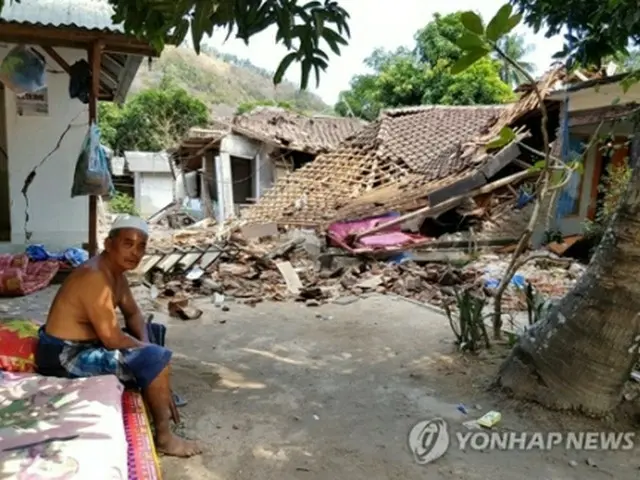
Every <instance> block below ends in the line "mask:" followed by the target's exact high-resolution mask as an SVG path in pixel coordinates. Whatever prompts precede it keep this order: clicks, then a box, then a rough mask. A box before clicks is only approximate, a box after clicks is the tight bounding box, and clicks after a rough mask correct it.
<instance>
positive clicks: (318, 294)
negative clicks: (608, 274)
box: [147, 228, 585, 311]
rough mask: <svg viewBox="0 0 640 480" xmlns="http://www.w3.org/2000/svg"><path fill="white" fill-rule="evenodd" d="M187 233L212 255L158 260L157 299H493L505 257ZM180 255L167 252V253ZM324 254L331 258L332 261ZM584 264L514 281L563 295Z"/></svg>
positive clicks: (530, 271) (514, 298)
mask: <svg viewBox="0 0 640 480" xmlns="http://www.w3.org/2000/svg"><path fill="white" fill-rule="evenodd" d="M184 232H185V230H183V231H181V232H175V233H173V235H172V238H173V242H174V243H177V247H178V250H179V251H180V252H183V250H180V249H181V248H184V247H185V246H186V245H191V246H192V247H193V246H196V245H197V246H198V247H199V248H201V247H202V245H205V246H211V247H212V248H215V249H216V252H217V253H216V255H215V259H214V260H213V261H212V262H211V263H208V264H206V265H205V266H204V267H200V266H198V265H194V266H191V267H189V269H188V270H186V271H184V270H182V269H180V268H178V267H179V265H180V264H179V263H178V264H176V268H171V269H164V268H163V267H162V265H163V264H165V261H163V260H161V261H159V262H158V263H157V265H158V266H159V267H161V268H155V267H154V268H152V269H151V270H150V271H149V272H147V278H154V279H155V284H156V286H158V285H159V284H158V282H160V283H161V285H160V286H158V288H159V292H160V296H164V297H165V298H173V297H175V296H178V295H183V296H186V297H190V296H196V295H197V296H201V295H205V296H209V297H211V298H212V301H214V300H215V303H216V306H221V305H222V303H223V301H226V299H233V301H236V302H241V303H245V304H249V305H256V304H257V303H259V302H262V301H284V300H289V299H291V300H296V301H299V302H303V303H304V304H305V305H307V306H310V307H311V306H318V305H320V304H323V303H327V302H335V301H337V300H338V299H342V298H344V299H353V298H357V297H359V296H362V295H365V294H368V293H374V292H375V293H380V294H395V295H400V296H402V297H405V298H411V299H413V300H416V301H419V302H423V303H429V304H433V305H437V306H441V305H442V304H443V302H445V301H447V302H448V301H449V299H452V298H454V296H455V291H456V289H463V288H473V289H477V290H479V291H483V292H484V293H485V294H486V295H487V296H491V294H492V289H491V288H489V285H490V284H491V281H494V280H496V279H497V280H498V281H499V279H500V278H501V274H502V272H503V271H504V270H505V269H506V266H507V264H508V262H509V255H496V254H486V255H480V256H479V257H477V259H476V260H475V261H472V262H470V263H467V264H466V265H464V266H460V264H457V265H458V266H453V265H451V264H447V263H442V262H424V261H421V262H419V263H418V262H415V261H411V260H408V261H406V260H405V261H403V262H401V263H392V262H389V261H383V260H379V259H378V260H376V259H374V258H371V257H367V258H355V257H349V256H344V252H343V251H341V250H339V249H327V248H326V247H325V246H324V242H323V241H322V240H321V239H320V238H318V237H314V236H313V235H312V233H311V232H309V231H297V232H296V231H291V232H288V233H286V234H281V235H279V236H277V237H276V236H273V235H272V236H270V237H258V238H256V237H254V238H250V239H247V238H245V237H244V236H243V235H242V233H241V229H240V228H236V229H230V230H229V231H228V233H227V234H226V238H223V239H221V238H220V235H218V234H217V233H215V231H213V230H210V229H200V230H195V229H194V230H193V231H192V233H189V234H185V233H184ZM183 254H184V253H179V254H176V253H175V252H172V251H171V250H168V249H167V258H169V257H171V256H179V255H183ZM205 255H206V253H205ZM327 256H329V257H331V258H330V260H329V261H327ZM211 258H213V257H211ZM201 265H202V264H201ZM584 269H585V267H583V266H581V265H579V264H575V263H571V261H569V260H567V261H566V265H562V266H557V265H551V264H549V262H548V261H546V260H544V259H542V260H539V261H532V262H530V263H529V264H526V265H525V266H524V267H523V268H522V271H520V272H518V278H519V279H520V281H528V282H531V284H532V285H533V286H534V288H535V289H536V290H537V291H538V292H540V293H541V294H542V295H544V296H549V297H561V296H562V295H564V293H566V292H567V291H568V290H569V289H570V288H571V286H572V285H573V284H574V283H575V281H576V280H577V278H578V277H579V276H580V275H581V274H582V273H583V272H584ZM158 270H160V271H158ZM521 286H522V285H521V284H519V283H518V284H516V285H511V286H510V287H509V288H508V289H507V291H506V292H505V296H504V311H510V310H516V311H522V310H526V298H525V295H524V293H523V292H522V290H521V288H519V287H521ZM337 303H339V302H337Z"/></svg>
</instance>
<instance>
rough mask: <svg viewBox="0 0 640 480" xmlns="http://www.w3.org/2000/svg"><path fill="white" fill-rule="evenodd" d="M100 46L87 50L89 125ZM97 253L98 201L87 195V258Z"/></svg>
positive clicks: (92, 119) (95, 113)
mask: <svg viewBox="0 0 640 480" xmlns="http://www.w3.org/2000/svg"><path fill="white" fill-rule="evenodd" d="M101 59H102V44H101V43H100V42H99V41H98V42H95V43H94V44H93V45H92V46H91V49H90V50H89V65H90V68H91V92H90V94H89V125H91V123H94V122H97V121H98V96H99V95H100V62H101ZM97 253H98V199H97V198H96V196H95V195H89V257H94V256H95V255H96V254H97Z"/></svg>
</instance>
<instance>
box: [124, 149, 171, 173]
mask: <svg viewBox="0 0 640 480" xmlns="http://www.w3.org/2000/svg"><path fill="white" fill-rule="evenodd" d="M124 159H125V161H126V162H127V167H128V168H129V171H130V172H156V173H157V172H171V166H170V165H169V155H168V154H167V153H165V152H124Z"/></svg>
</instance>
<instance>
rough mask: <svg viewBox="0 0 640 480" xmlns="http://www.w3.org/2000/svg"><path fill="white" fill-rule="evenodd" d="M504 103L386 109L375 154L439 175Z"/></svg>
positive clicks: (449, 169)
mask: <svg viewBox="0 0 640 480" xmlns="http://www.w3.org/2000/svg"><path fill="white" fill-rule="evenodd" d="M505 108H507V107H506V105H491V106H484V105H477V106H448V105H427V106H420V107H409V108H397V109H392V110H386V111H383V112H382V115H381V117H380V119H379V123H378V131H377V138H378V140H379V142H380V148H379V149H378V155H379V156H380V157H381V158H384V159H385V160H387V161H391V162H394V163H398V162H404V163H405V164H406V165H407V167H408V168H409V169H410V170H412V171H413V172H416V173H422V174H425V175H427V176H429V177H430V178H441V177H443V176H445V175H448V174H449V173H450V172H452V171H455V170H457V169H459V167H460V165H457V164H456V162H443V160H444V159H448V158H450V157H452V156H454V154H455V152H456V151H458V149H460V148H461V145H462V144H463V143H464V142H466V141H468V140H469V139H470V138H471V137H472V136H474V135H479V134H482V133H487V132H488V129H489V127H490V126H491V124H492V123H495V121H496V120H497V119H498V117H499V116H500V113H501V112H502V111H503V110H504V109H505Z"/></svg>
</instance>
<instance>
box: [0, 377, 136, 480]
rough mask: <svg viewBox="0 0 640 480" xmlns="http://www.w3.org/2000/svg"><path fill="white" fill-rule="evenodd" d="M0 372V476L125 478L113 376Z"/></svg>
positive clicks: (75, 479) (60, 479) (124, 454)
mask: <svg viewBox="0 0 640 480" xmlns="http://www.w3.org/2000/svg"><path fill="white" fill-rule="evenodd" d="M0 373H1V375H2V376H1V378H0V478H12V479H16V480H40V479H47V480H80V479H82V480H84V479H87V480H89V479H91V480H125V479H126V478H127V441H126V437H125V432H124V428H123V424H122V405H121V399H122V386H121V384H120V383H119V382H118V380H117V379H116V377H115V376H100V377H91V378H85V379H73V380H70V379H63V378H52V377H42V376H40V375H37V374H31V373H22V374H17V373H7V372H0Z"/></svg>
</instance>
